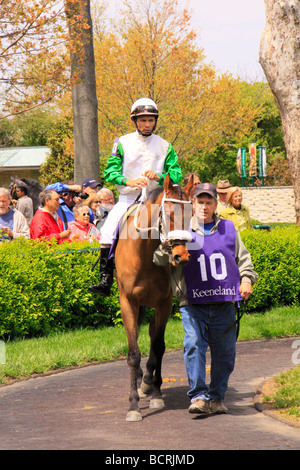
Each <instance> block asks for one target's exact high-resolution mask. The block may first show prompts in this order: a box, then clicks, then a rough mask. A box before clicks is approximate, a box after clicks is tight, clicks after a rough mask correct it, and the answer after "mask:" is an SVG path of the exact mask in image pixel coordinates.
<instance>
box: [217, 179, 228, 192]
mask: <svg viewBox="0 0 300 470" xmlns="http://www.w3.org/2000/svg"><path fill="white" fill-rule="evenodd" d="M229 188H230V183H229V181H228V180H219V181H218V184H217V191H218V193H222V194H226V193H227V191H228V189H229Z"/></svg>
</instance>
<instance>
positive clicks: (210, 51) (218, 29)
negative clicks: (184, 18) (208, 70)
mask: <svg viewBox="0 0 300 470" xmlns="http://www.w3.org/2000/svg"><path fill="white" fill-rule="evenodd" d="M180 1H181V2H182V6H183V7H184V6H186V5H189V6H190V8H191V10H192V26H193V28H194V29H195V30H196V31H197V33H198V44H199V46H200V47H202V48H203V49H204V53H205V55H206V61H207V62H213V63H214V64H215V66H216V67H217V69H218V70H220V72H230V73H232V74H233V75H234V76H240V77H241V78H242V79H244V80H249V81H259V80H265V77H264V73H263V70H262V68H261V66H260V64H259V62H258V56H259V44H260V39H261V35H262V33H263V31H264V28H265V5H264V0H250V1H249V0H180ZM109 4H110V9H113V11H114V16H116V11H117V9H118V7H121V6H122V0H110V2H109Z"/></svg>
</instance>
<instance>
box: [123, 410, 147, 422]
mask: <svg viewBox="0 0 300 470" xmlns="http://www.w3.org/2000/svg"><path fill="white" fill-rule="evenodd" d="M142 419H143V418H142V415H141V412H140V411H128V413H127V416H126V421H130V422H135V421H142Z"/></svg>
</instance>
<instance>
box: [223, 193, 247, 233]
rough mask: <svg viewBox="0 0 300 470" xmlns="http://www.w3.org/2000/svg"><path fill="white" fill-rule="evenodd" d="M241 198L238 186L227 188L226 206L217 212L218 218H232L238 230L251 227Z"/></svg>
mask: <svg viewBox="0 0 300 470" xmlns="http://www.w3.org/2000/svg"><path fill="white" fill-rule="evenodd" d="M242 200H243V195H242V191H241V190H240V188H239V187H238V186H233V187H232V188H229V189H228V192H227V198H226V203H227V207H226V208H225V209H223V210H222V211H221V212H220V214H219V217H220V219H226V220H232V222H233V223H234V225H235V227H236V228H237V230H239V231H240V232H241V231H242V230H245V229H247V228H251V222H250V215H249V209H248V207H247V206H245V205H244V204H242Z"/></svg>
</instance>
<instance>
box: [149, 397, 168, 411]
mask: <svg viewBox="0 0 300 470" xmlns="http://www.w3.org/2000/svg"><path fill="white" fill-rule="evenodd" d="M164 407H165V402H164V401H163V399H162V398H153V399H152V400H150V403H149V408H152V409H155V410H159V409H160V408H164Z"/></svg>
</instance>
